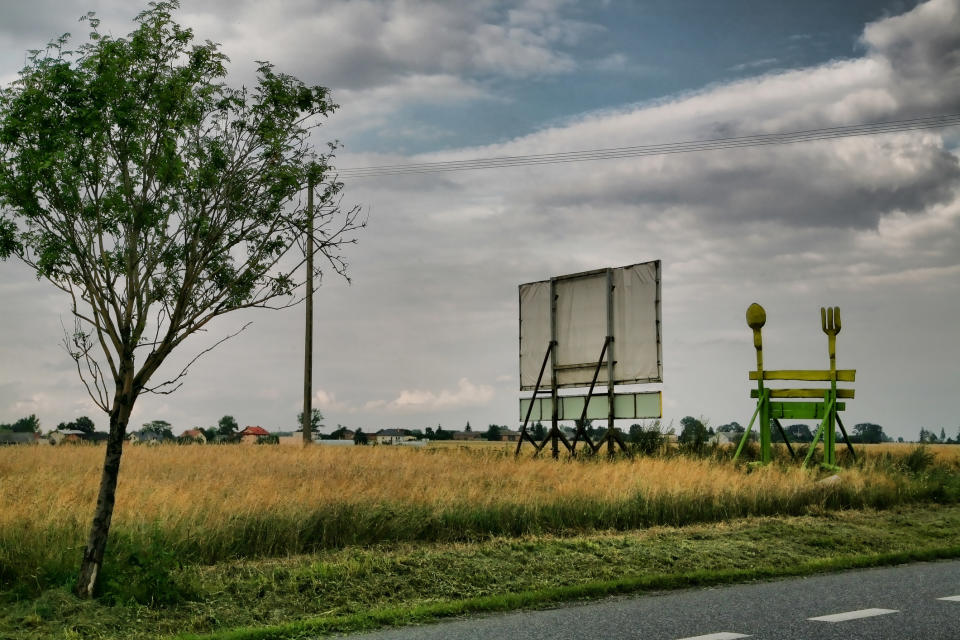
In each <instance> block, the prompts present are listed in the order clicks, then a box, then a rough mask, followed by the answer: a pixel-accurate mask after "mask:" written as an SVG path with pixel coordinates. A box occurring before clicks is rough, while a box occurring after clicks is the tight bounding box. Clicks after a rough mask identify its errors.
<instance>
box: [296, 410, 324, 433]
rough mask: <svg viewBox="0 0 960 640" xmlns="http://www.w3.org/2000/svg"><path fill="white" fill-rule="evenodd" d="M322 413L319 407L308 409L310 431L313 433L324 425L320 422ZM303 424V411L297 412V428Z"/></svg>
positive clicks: (318, 431)
mask: <svg viewBox="0 0 960 640" xmlns="http://www.w3.org/2000/svg"><path fill="white" fill-rule="evenodd" d="M322 420H323V414H322V413H320V409H311V411H310V432H311V433H313V434H317V433H320V429H322V428H323V427H324V426H325V425H324V424H323V422H322ZM302 424H303V411H301V412H300V413H298V414H297V427H296V428H297V429H299V428H300V426H301V425H302Z"/></svg>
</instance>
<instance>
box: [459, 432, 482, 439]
mask: <svg viewBox="0 0 960 640" xmlns="http://www.w3.org/2000/svg"><path fill="white" fill-rule="evenodd" d="M453 439H454V440H483V434H482V433H480V432H479V431H454V432H453Z"/></svg>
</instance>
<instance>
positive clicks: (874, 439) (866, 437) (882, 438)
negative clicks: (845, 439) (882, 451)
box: [853, 422, 890, 444]
mask: <svg viewBox="0 0 960 640" xmlns="http://www.w3.org/2000/svg"><path fill="white" fill-rule="evenodd" d="M853 438H854V439H855V440H856V441H857V442H863V443H865V444H876V443H879V442H887V441H889V440H890V438H889V437H887V434H885V433H884V432H883V427H881V426H880V425H878V424H873V423H871V422H861V423H860V424H855V425H853Z"/></svg>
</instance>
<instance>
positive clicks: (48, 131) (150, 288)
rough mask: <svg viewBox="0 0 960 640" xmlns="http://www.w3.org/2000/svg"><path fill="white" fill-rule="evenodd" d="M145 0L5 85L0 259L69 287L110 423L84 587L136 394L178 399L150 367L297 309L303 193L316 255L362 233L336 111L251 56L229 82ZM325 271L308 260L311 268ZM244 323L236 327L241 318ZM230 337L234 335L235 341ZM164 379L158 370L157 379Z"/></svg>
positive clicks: (46, 54)
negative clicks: (326, 125)
mask: <svg viewBox="0 0 960 640" xmlns="http://www.w3.org/2000/svg"><path fill="white" fill-rule="evenodd" d="M178 6H179V4H178V2H177V0H169V1H161V2H154V3H151V4H150V6H149V7H148V8H147V9H146V10H145V11H143V12H142V13H140V14H139V15H138V16H137V17H136V19H135V28H134V31H133V32H132V33H130V34H129V35H128V36H127V37H125V38H124V37H114V36H112V35H110V34H105V33H102V32H100V31H99V30H98V25H99V21H98V19H97V18H96V17H95V16H94V15H93V14H88V16H87V20H88V22H89V24H90V25H91V28H92V31H91V33H90V36H89V40H88V41H87V42H85V43H83V44H80V45H79V46H70V47H68V46H67V43H68V40H69V36H67V35H64V36H62V37H60V38H58V39H56V40H54V41H53V42H51V43H50V44H49V45H48V47H47V48H46V49H44V50H39V51H35V52H31V53H30V55H29V56H28V58H27V64H26V66H25V68H24V69H23V70H22V71H21V72H20V75H19V77H18V79H17V80H15V81H14V82H13V83H12V84H10V85H9V86H8V87H5V88H3V89H2V90H0V157H2V158H3V162H2V163H0V207H2V209H0V258H4V259H5V258H8V257H10V256H14V257H16V258H18V259H19V260H21V261H22V262H24V263H25V264H26V265H28V266H29V267H30V268H32V269H34V270H35V272H36V274H37V276H38V277H44V278H46V279H47V280H49V281H50V282H51V283H52V284H53V285H54V286H56V287H57V288H59V289H61V290H62V291H64V292H65V293H66V294H67V295H68V296H69V299H70V309H71V311H72V313H73V315H74V320H75V324H74V329H73V331H72V333H68V334H67V335H65V337H64V346H65V347H66V348H67V350H68V352H69V355H70V356H71V358H72V359H73V361H74V362H75V364H76V367H77V371H78V373H79V375H80V377H81V379H82V380H83V382H84V384H85V386H86V388H87V391H88V393H89V395H90V397H91V398H92V399H93V401H94V402H95V403H96V405H97V406H99V407H100V409H102V410H103V411H104V412H105V413H106V414H107V415H108V416H109V421H110V436H109V439H108V441H107V448H106V454H105V458H104V465H103V472H102V475H101V482H100V489H99V493H98V497H97V505H96V509H95V512H94V517H93V522H92V524H91V528H90V534H89V537H88V539H87V544H86V548H85V550H84V552H83V557H82V561H81V567H80V575H79V580H78V585H77V592H78V594H79V595H81V596H84V597H90V596H92V594H93V592H94V589H95V587H96V584H97V578H98V576H99V573H100V567H101V566H102V563H103V555H104V550H105V548H106V543H107V535H108V532H109V528H110V521H111V517H112V514H113V506H114V502H115V495H116V485H117V476H118V473H119V469H120V457H121V455H122V451H123V440H124V435H125V433H126V430H127V425H128V422H129V418H130V414H131V411H132V410H133V408H134V405H135V403H136V400H137V398H138V397H139V396H140V395H141V394H143V393H171V392H173V391H174V390H176V389H177V388H178V387H179V386H180V385H181V384H182V382H183V378H184V376H185V375H186V374H187V372H188V370H189V368H190V365H191V364H192V363H193V362H195V361H196V359H197V358H199V357H200V356H202V355H203V354H204V353H206V352H207V351H209V350H210V349H212V348H214V347H215V346H217V345H218V344H220V343H221V342H223V341H224V340H226V339H227V338H229V337H231V336H226V337H224V338H222V339H221V340H220V341H219V342H216V343H214V344H213V345H211V346H208V347H207V348H205V349H203V350H200V351H199V353H197V355H196V356H195V357H194V358H193V359H192V360H189V361H188V362H187V365H186V366H185V367H183V368H182V369H181V370H180V371H179V373H176V372H171V374H170V377H169V378H167V379H166V380H164V381H157V379H156V378H159V376H156V377H155V374H157V372H158V370H160V368H161V365H163V364H164V362H165V361H166V360H167V357H168V356H169V355H170V354H171V352H173V351H174V350H175V349H177V348H178V347H180V345H182V344H183V342H184V341H185V340H186V339H187V338H189V337H190V336H191V335H194V334H196V333H197V332H198V331H204V330H207V329H209V328H210V326H211V325H210V323H211V321H213V320H214V319H216V318H218V317H220V316H222V315H224V314H227V313H230V312H232V311H236V310H238V309H246V308H283V307H286V306H290V305H292V304H295V303H297V302H299V301H300V300H299V299H298V294H297V291H298V287H299V281H300V277H299V276H297V273H299V270H300V269H301V267H302V265H303V264H304V256H303V255H302V254H301V255H295V254H296V253H297V252H296V251H295V250H294V248H295V247H297V246H299V245H298V243H299V242H300V240H301V239H302V237H303V235H304V233H305V230H306V229H307V221H308V217H307V214H306V212H305V210H304V207H302V206H300V203H299V199H298V194H299V193H300V191H301V189H302V186H303V185H304V184H305V183H306V181H307V179H308V178H310V179H311V180H313V181H314V182H316V183H317V184H319V185H320V186H321V189H320V193H319V213H318V214H316V215H315V216H314V217H315V219H316V220H317V225H316V227H315V236H316V237H315V240H316V242H315V244H314V247H315V249H314V252H315V253H316V254H317V255H318V256H321V257H322V258H325V261H324V263H323V264H325V265H328V266H329V268H331V269H332V270H334V271H335V272H337V273H340V274H342V275H344V276H345V275H346V262H345V260H344V258H343V257H342V253H341V249H342V248H343V246H344V245H345V244H347V243H350V242H353V241H354V238H353V236H352V232H353V231H355V230H357V229H359V228H360V227H361V226H363V223H362V222H361V221H359V218H358V214H359V211H358V209H357V208H352V209H349V210H348V211H346V212H344V211H342V210H341V209H340V206H339V205H340V198H341V197H342V196H341V194H342V183H339V182H338V181H337V180H336V179H335V176H334V174H333V170H332V167H331V159H332V157H333V156H332V154H333V147H331V148H330V150H329V152H327V153H317V152H316V151H314V149H313V148H312V147H311V145H310V144H309V135H310V132H311V130H312V129H313V128H315V127H317V126H319V124H320V120H321V119H322V118H323V117H325V116H327V115H329V114H330V113H331V112H332V111H333V110H334V109H335V108H336V105H334V104H333V103H332V102H331V101H330V99H329V92H328V90H327V89H326V88H324V87H320V86H314V87H309V86H307V85H305V84H303V83H302V82H300V81H299V80H297V79H296V78H293V77H292V76H289V75H286V74H282V73H278V72H276V71H275V70H274V68H273V66H272V65H270V64H269V63H260V64H259V68H258V75H257V79H256V81H255V83H254V86H253V87H252V88H250V89H248V88H240V89H233V88H231V87H229V86H227V85H226V84H225V83H224V81H223V80H224V78H225V77H226V75H227V70H226V67H225V63H226V61H227V59H226V56H225V55H224V54H223V53H221V52H220V50H219V46H218V45H217V44H215V43H212V42H210V41H206V42H204V43H201V44H197V43H194V40H193V33H192V31H191V30H190V29H187V28H184V27H181V26H180V25H179V24H177V23H176V22H174V21H173V19H172V17H171V15H172V12H173V11H174V10H175V9H177V8H178ZM319 271H320V269H319V268H318V269H317V272H318V273H319ZM241 330H242V329H241ZM233 335H235V334H233ZM164 377H166V376H164Z"/></svg>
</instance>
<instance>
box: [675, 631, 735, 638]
mask: <svg viewBox="0 0 960 640" xmlns="http://www.w3.org/2000/svg"><path fill="white" fill-rule="evenodd" d="M749 637H750V636H748V635H745V634H743V633H731V632H730V631H720V632H718V633H708V634H707V635H705V636H691V637H689V638H680V640H736V639H737V638H749Z"/></svg>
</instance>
